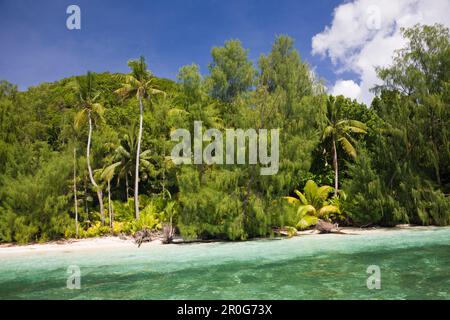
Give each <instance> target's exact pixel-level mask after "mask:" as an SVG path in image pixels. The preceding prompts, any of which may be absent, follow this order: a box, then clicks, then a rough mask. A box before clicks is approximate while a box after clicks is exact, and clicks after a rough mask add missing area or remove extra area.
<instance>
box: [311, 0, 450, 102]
mask: <svg viewBox="0 0 450 320" xmlns="http://www.w3.org/2000/svg"><path fill="white" fill-rule="evenodd" d="M449 12H450V0H434V1H429V0H395V1H393V0H378V1H375V0H352V1H350V2H346V3H344V4H341V5H339V6H338V7H336V8H335V10H334V17H333V21H332V23H331V26H327V27H325V30H324V31H322V32H321V33H319V34H317V35H315V36H314V37H313V39H312V53H313V54H317V55H321V56H323V57H327V58H329V59H330V60H331V61H332V63H333V64H334V66H335V68H336V73H338V74H339V73H341V72H343V71H351V72H354V73H356V74H357V75H358V76H359V79H358V80H359V81H358V82H359V83H356V82H354V81H353V80H347V81H345V80H342V79H340V80H338V81H337V82H336V84H335V85H334V87H333V88H332V89H331V92H334V91H337V90H343V91H342V92H346V93H347V94H355V93H356V92H357V91H358V90H357V89H356V87H357V86H358V88H359V89H360V90H359V93H358V96H357V98H358V100H360V101H363V102H365V103H367V104H369V103H370V102H371V101H372V98H373V94H372V93H371V92H370V89H371V88H372V87H373V86H374V85H375V84H377V83H378V82H379V80H378V78H377V75H376V73H375V70H374V68H375V67H376V66H381V67H383V66H388V65H390V64H391V62H392V55H393V53H394V50H396V49H400V48H401V47H403V46H404V45H405V40H404V39H403V38H402V36H401V31H400V28H401V27H411V26H413V25H415V24H416V23H421V24H434V23H441V24H443V25H445V26H447V27H450V19H449V15H448V14H449Z"/></svg>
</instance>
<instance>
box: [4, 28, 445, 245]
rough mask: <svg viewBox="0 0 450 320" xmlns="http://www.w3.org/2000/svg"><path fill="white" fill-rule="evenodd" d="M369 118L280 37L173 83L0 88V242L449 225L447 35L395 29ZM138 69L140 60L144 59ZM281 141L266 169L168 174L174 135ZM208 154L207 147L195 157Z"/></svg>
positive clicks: (139, 73)
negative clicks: (261, 136)
mask: <svg viewBox="0 0 450 320" xmlns="http://www.w3.org/2000/svg"><path fill="white" fill-rule="evenodd" d="M404 37H405V38H406V39H407V40H408V42H407V43H408V45H407V46H406V47H405V48H403V49H402V50H399V51H397V52H396V54H395V57H394V60H393V64H392V65H391V66H389V67H387V68H379V69H377V73H378V76H379V78H380V83H381V85H379V86H377V87H376V88H374V91H375V92H376V97H375V98H374V100H373V102H372V103H371V105H370V106H366V105H364V104H361V103H358V102H357V101H355V100H353V101H352V100H350V99H347V98H344V97H342V96H338V97H333V96H330V95H327V94H326V93H325V89H324V86H323V84H322V82H321V81H320V80H319V79H317V78H316V76H314V74H313V73H312V72H311V69H310V67H309V66H308V64H307V63H305V62H304V61H302V60H301V58H300V56H299V53H298V52H297V51H296V50H295V48H294V40H293V39H292V38H290V37H288V36H278V37H277V38H276V39H275V41H274V43H273V46H272V50H271V51H270V52H269V53H268V54H263V55H261V57H260V58H259V60H258V62H257V66H255V65H254V63H253V62H252V61H251V60H249V58H248V51H247V50H246V49H245V48H243V46H242V44H241V43H240V41H238V40H230V41H227V42H226V43H225V44H224V46H223V47H215V48H213V49H212V50H211V56H212V61H211V63H210V65H209V70H208V73H207V74H206V75H205V76H202V75H201V73H200V70H199V67H198V66H197V65H195V64H192V65H187V66H184V67H182V68H180V70H179V74H178V76H177V80H176V81H172V80H168V79H162V78H158V77H156V76H155V75H153V74H152V73H151V72H150V71H149V69H148V67H147V64H146V62H145V60H144V59H143V58H140V59H137V60H131V61H130V62H129V67H130V73H129V74H112V73H108V72H105V73H99V74H94V73H87V74H86V75H82V76H75V77H71V78H67V79H63V80H60V81H57V82H54V83H42V84H40V85H38V86H36V87H30V88H29V89H28V90H26V91H23V92H22V91H18V90H17V87H16V86H15V85H13V84H11V83H9V82H7V81H1V82H0V242H19V243H28V242H33V241H47V240H51V239H58V238H70V237H90V236H98V235H104V234H120V233H125V234H133V233H134V232H136V231H138V230H141V229H144V228H149V229H162V228H163V226H165V225H168V226H173V227H174V228H175V230H176V232H177V233H179V234H181V235H182V236H183V237H184V238H202V239H206V238H220V239H230V240H239V239H248V238H251V237H258V236H270V235H272V234H273V228H275V227H285V228H286V229H287V230H291V231H295V230H296V229H306V228H308V227H310V226H312V225H314V224H315V223H316V222H317V219H319V218H320V219H323V220H330V221H333V222H338V223H339V224H340V225H356V226H369V225H382V226H393V225H395V224H398V223H411V224H419V225H431V224H433V225H441V226H443V225H449V224H450V197H449V193H450V147H449V143H450V142H449V138H450V136H449V129H450V117H449V115H450V108H449V107H450V43H449V40H450V36H449V30H448V29H446V28H444V27H443V26H440V25H434V26H420V25H417V26H415V27H414V28H411V29H406V30H404ZM150 67H151V61H150ZM197 120H199V121H203V126H204V128H217V129H219V130H225V129H226V128H242V129H247V128H254V129H256V130H257V129H260V128H265V129H272V128H279V129H280V167H279V171H278V173H277V174H276V175H272V176H263V175H260V170H259V166H260V165H248V164H247V165H217V164H214V165H207V164H201V165H194V164H193V165H174V163H173V162H172V161H171V160H170V157H169V156H170V152H171V149H172V147H173V146H174V145H175V144H176V142H173V141H171V139H170V133H171V131H172V130H174V129H176V128H187V129H189V130H190V131H191V132H192V130H193V123H194V121H197ZM205 144H206V143H205Z"/></svg>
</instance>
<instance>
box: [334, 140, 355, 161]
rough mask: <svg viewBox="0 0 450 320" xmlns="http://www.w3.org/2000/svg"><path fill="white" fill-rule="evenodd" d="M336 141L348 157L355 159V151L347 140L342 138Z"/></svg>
mask: <svg viewBox="0 0 450 320" xmlns="http://www.w3.org/2000/svg"><path fill="white" fill-rule="evenodd" d="M338 141H339V142H340V143H341V146H342V149H344V150H345V152H346V153H347V154H348V155H349V156H351V157H352V158H356V149H355V147H353V145H352V144H351V143H350V141H348V139H347V138H345V137H342V138H340V139H339V140H338Z"/></svg>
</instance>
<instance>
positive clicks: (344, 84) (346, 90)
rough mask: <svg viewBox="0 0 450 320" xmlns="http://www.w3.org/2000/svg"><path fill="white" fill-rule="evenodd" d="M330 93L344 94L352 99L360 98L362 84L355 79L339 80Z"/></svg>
mask: <svg viewBox="0 0 450 320" xmlns="http://www.w3.org/2000/svg"><path fill="white" fill-rule="evenodd" d="M330 93H331V94H332V95H335V96H339V95H343V96H345V97H348V98H351V99H358V98H359V97H360V95H361V88H360V86H359V85H358V84H357V83H355V82H354V81H353V80H338V81H336V83H335V85H334V86H333V87H332V88H331V90H330Z"/></svg>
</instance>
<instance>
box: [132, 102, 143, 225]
mask: <svg viewBox="0 0 450 320" xmlns="http://www.w3.org/2000/svg"><path fill="white" fill-rule="evenodd" d="M142 109H143V108H142V96H141V95H139V135H138V141H137V148H136V171H135V173H134V213H135V215H136V220H137V219H139V198H138V196H139V155H140V154H141V139H142V122H143V117H144V115H143V110H142Z"/></svg>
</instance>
